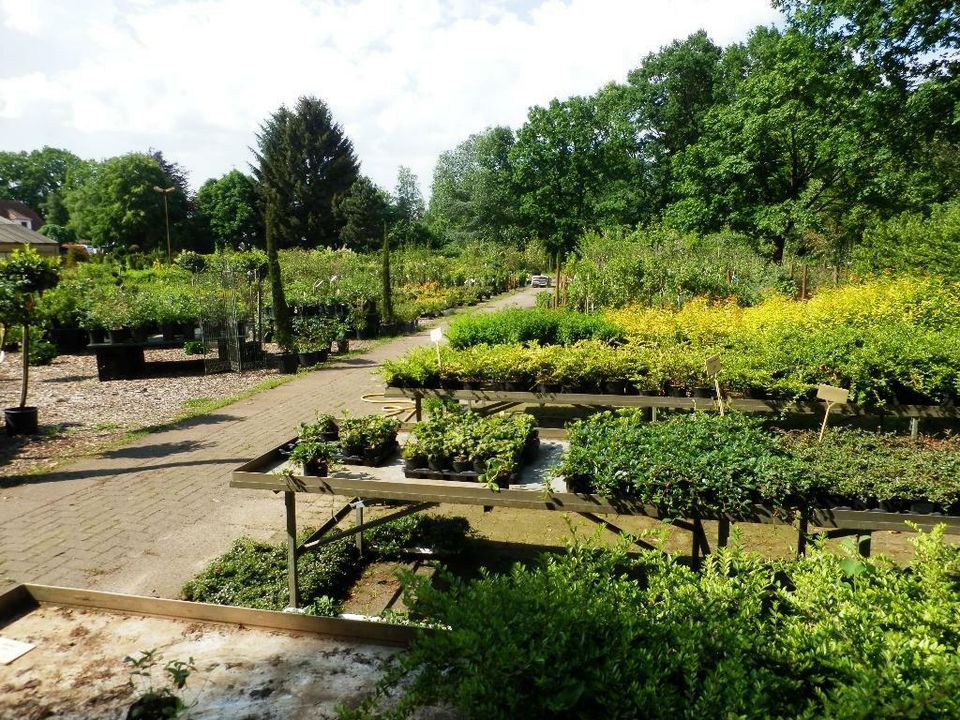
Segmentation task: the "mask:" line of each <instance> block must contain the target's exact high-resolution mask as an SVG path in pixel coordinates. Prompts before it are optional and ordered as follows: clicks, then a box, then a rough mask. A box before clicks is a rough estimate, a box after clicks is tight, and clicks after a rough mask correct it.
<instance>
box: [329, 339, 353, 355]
mask: <svg viewBox="0 0 960 720" xmlns="http://www.w3.org/2000/svg"><path fill="white" fill-rule="evenodd" d="M333 342H334V344H335V345H336V346H337V347H336V350H335V352H336V354H337V355H344V354H346V353H348V352H350V339H349V338H344V339H343V340H334V341H333Z"/></svg>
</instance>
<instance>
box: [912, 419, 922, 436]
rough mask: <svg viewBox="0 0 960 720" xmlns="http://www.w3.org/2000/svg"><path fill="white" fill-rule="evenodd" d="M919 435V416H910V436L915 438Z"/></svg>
mask: <svg viewBox="0 0 960 720" xmlns="http://www.w3.org/2000/svg"><path fill="white" fill-rule="evenodd" d="M919 437H920V418H916V417H913V418H910V438H911V439H912V440H917V439H919Z"/></svg>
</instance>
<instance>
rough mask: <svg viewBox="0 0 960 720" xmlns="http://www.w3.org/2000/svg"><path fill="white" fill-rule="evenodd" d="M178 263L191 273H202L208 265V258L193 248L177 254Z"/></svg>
mask: <svg viewBox="0 0 960 720" xmlns="http://www.w3.org/2000/svg"><path fill="white" fill-rule="evenodd" d="M176 263H177V265H179V266H180V267H182V268H183V269H184V270H186V271H187V272H188V273H190V274H191V275H196V274H197V273H201V272H203V271H204V270H205V269H206V267H207V259H206V258H205V257H204V256H203V255H201V254H200V253H197V252H194V251H193V250H184V251H183V252H182V253H180V254H179V255H177V259H176Z"/></svg>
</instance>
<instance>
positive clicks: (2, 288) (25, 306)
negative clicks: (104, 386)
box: [0, 247, 60, 435]
mask: <svg viewBox="0 0 960 720" xmlns="http://www.w3.org/2000/svg"><path fill="white" fill-rule="evenodd" d="M59 281H60V268H59V264H58V260H57V259H50V258H42V257H40V255H39V254H38V253H37V252H36V251H35V250H33V249H32V248H30V247H24V249H23V250H14V251H13V253H12V254H11V255H10V257H8V258H6V259H4V260H0V319H2V322H3V324H4V325H10V324H13V323H19V324H20V325H21V327H22V329H23V336H22V338H23V339H22V347H21V348H20V357H21V376H20V404H19V405H18V406H17V407H12V408H6V409H5V410H4V411H3V414H4V421H5V423H6V428H7V434H8V435H32V434H34V433H36V432H37V425H38V420H37V418H38V414H37V408H36V407H33V406H28V405H27V387H28V385H29V382H30V324H31V322H32V320H33V311H34V308H35V307H36V304H37V300H38V299H39V297H40V296H41V295H42V294H43V292H44V291H45V290H49V289H51V288H53V287H55V286H56V284H57V283H58V282H59Z"/></svg>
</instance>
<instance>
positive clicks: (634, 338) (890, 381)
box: [383, 278, 960, 408]
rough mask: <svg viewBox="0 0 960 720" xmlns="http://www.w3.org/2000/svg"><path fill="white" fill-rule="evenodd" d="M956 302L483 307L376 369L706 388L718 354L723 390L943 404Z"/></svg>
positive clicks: (947, 400)
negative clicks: (843, 393)
mask: <svg viewBox="0 0 960 720" xmlns="http://www.w3.org/2000/svg"><path fill="white" fill-rule="evenodd" d="M958 297H960V292H958V289H957V288H955V287H947V286H944V285H943V284H936V283H933V282H931V281H927V280H914V279H909V278H908V279H899V280H874V281H871V282H867V283H863V284H861V285H854V286H846V287H842V288H836V289H826V290H823V291H822V292H821V293H820V294H818V295H817V296H816V297H815V298H814V299H813V300H810V301H805V302H794V301H789V300H785V299H783V298H779V297H778V298H771V299H768V300H767V301H764V302H763V303H760V304H759V305H757V306H755V307H751V308H740V307H738V306H737V305H735V304H733V303H721V304H711V303H707V302H706V301H703V300H700V301H695V302H693V303H690V304H688V305H687V306H685V307H683V308H682V309H680V310H679V311H671V310H664V309H650V308H636V309H632V310H621V311H617V312H613V313H608V314H606V315H604V316H599V315H581V314H578V313H575V312H572V311H567V310H554V311H551V310H543V309H537V310H531V311H522V310H513V311H509V312H503V313H491V314H488V315H484V316H479V315H478V316H472V317H466V318H464V319H462V320H457V321H456V322H454V323H452V324H451V326H450V328H449V331H448V334H449V337H450V346H446V347H444V348H443V350H442V352H441V353H440V354H439V357H438V354H437V352H436V351H435V350H434V349H433V348H421V349H417V350H414V351H412V352H411V353H409V354H407V355H406V356H404V357H401V358H399V359H397V360H393V361H390V362H387V363H385V364H384V368H383V376H384V378H385V379H386V381H387V383H388V384H389V385H393V386H396V387H401V388H447V389H461V388H463V389H479V388H488V389H496V390H513V391H531V390H537V391H541V392H543V391H549V392H587V393H598V392H600V393H614V394H638V393H639V394H652V395H680V396H686V395H710V394H711V391H712V387H711V386H712V385H713V380H712V378H711V377H709V376H708V375H707V372H706V368H705V361H706V359H707V358H710V357H714V356H718V357H719V358H720V359H721V364H722V365H721V370H720V374H719V376H718V379H719V381H720V383H721V384H722V386H723V388H724V390H725V391H727V392H731V393H734V394H737V395H742V396H745V397H757V398H773V399H793V398H805V397H811V396H812V394H813V393H814V392H815V389H816V387H817V386H818V385H820V384H824V383H825V384H829V385H835V386H839V387H844V388H848V389H849V390H850V401H851V402H852V403H854V404H856V405H858V406H862V407H865V408H883V407H885V406H889V405H895V404H910V405H942V404H953V403H955V402H956V400H957V399H958V395H960V300H958Z"/></svg>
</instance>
